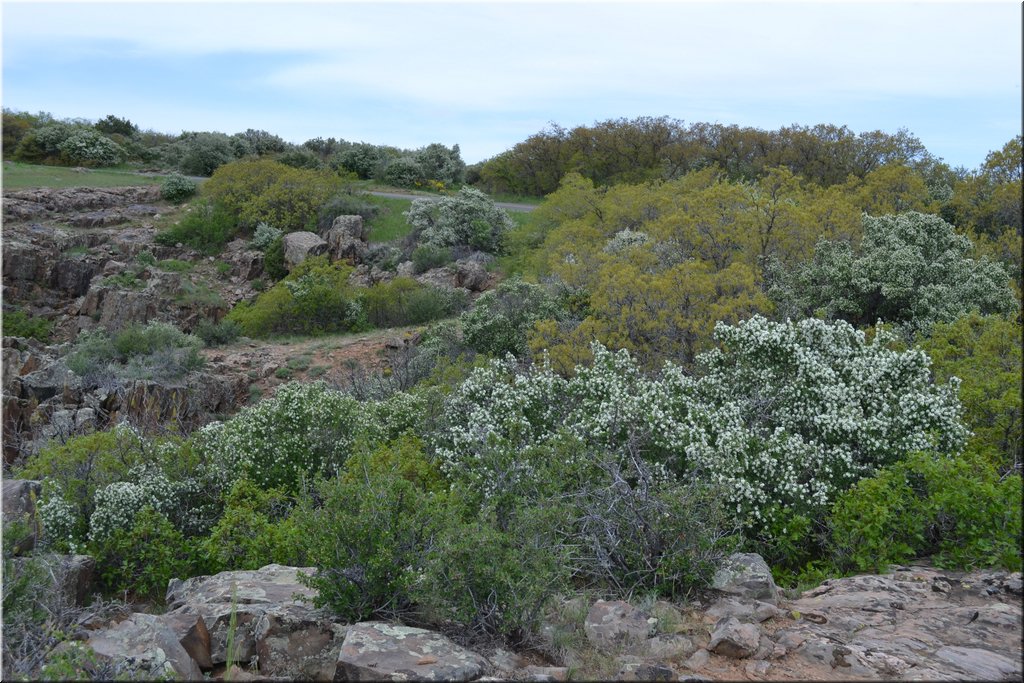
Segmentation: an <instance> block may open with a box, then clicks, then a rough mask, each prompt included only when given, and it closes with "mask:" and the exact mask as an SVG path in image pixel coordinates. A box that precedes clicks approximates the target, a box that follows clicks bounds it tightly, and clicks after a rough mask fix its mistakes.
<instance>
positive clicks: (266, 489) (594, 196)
mask: <svg viewBox="0 0 1024 683" xmlns="http://www.w3.org/2000/svg"><path fill="white" fill-rule="evenodd" d="M7 116H8V112H5V124H6V117H7ZM12 116H13V115H12ZM20 120H21V119H18V121H20ZM108 123H111V124H116V123H117V122H116V121H113V122H108ZM19 125H20V124H19ZM47 125H49V124H47ZM97 125H98V124H97ZM104 125H106V124H104ZM35 128H36V126H35V124H33V125H29V126H27V127H25V129H24V131H22V133H20V134H21V135H22V138H21V139H20V141H18V142H17V146H20V145H22V144H26V149H29V147H31V149H42V148H41V147H40V146H41V145H43V144H44V143H45V142H46V140H47V139H48V138H47V137H46V135H44V136H43V141H42V142H40V141H39V139H38V135H36V137H35V138H34V139H35V142H31V144H30V145H29V143H23V140H24V139H28V136H29V135H31V134H33V133H32V131H34V130H35ZM18 130H20V129H15V130H12V131H11V135H12V136H16V135H18V134H19V133H18ZM101 132H102V131H101ZM248 133H249V134H248V135H242V136H230V137H229V136H223V138H217V137H216V136H214V138H209V139H208V138H204V137H202V136H199V135H197V136H194V137H191V138H188V139H182V140H178V141H175V142H174V143H173V144H174V145H177V146H178V147H176V149H178V148H179V147H180V151H181V154H182V157H181V158H182V159H184V158H186V156H187V154H188V153H190V152H189V150H190V149H192V148H193V147H195V148H197V149H198V148H199V147H203V146H207V147H210V148H211V149H213V148H216V149H221V150H222V151H224V153H225V154H226V155H230V156H231V157H232V158H238V157H239V156H246V155H254V156H263V157H268V156H273V155H280V156H278V157H277V158H276V159H270V158H259V159H247V160H243V161H230V160H229V161H228V162H227V163H224V164H223V165H220V166H219V167H218V168H217V170H215V171H213V177H212V178H211V179H210V180H209V181H208V182H207V183H206V185H205V186H204V187H203V188H202V190H201V191H200V196H199V198H198V199H196V200H193V201H192V202H191V204H190V208H189V209H188V210H187V213H185V214H184V217H183V218H182V219H181V222H180V223H179V224H178V226H175V227H173V228H172V229H171V231H169V232H168V233H165V235H166V236H164V237H161V240H163V241H164V242H166V243H175V242H178V241H180V242H185V243H187V244H189V245H191V246H194V247H196V248H200V249H208V250H215V249H217V248H219V246H220V245H223V244H224V243H225V242H226V241H227V240H228V239H231V238H233V237H235V236H240V235H241V236H245V237H246V238H248V239H249V240H250V245H251V246H252V247H253V248H256V249H260V250H263V251H264V254H265V267H266V269H267V272H268V273H269V275H270V276H271V277H272V278H273V279H274V280H277V282H276V283H275V284H273V285H272V286H270V287H269V288H268V289H266V291H264V292H262V293H261V294H260V295H259V296H258V297H256V298H254V299H253V300H252V301H249V302H245V303H242V304H239V305H238V306H236V307H235V308H234V310H232V311H231V313H230V314H229V315H228V317H227V320H226V322H224V323H221V325H224V326H225V328H226V329H221V328H219V327H217V328H214V327H213V325H212V324H211V325H209V326H208V329H202V330H199V329H197V334H199V336H201V337H202V338H203V339H204V340H206V342H207V343H209V344H213V343H218V340H221V339H230V338H232V336H233V335H235V334H238V333H242V334H245V335H248V336H253V337H268V336H272V335H277V334H303V335H315V334H322V333H325V332H336V331H355V330H362V329H367V328H368V327H370V326H377V327H385V326H397V325H408V324H426V323H431V324H430V326H429V327H428V328H427V329H426V330H425V331H424V332H423V335H422V339H421V341H420V343H419V344H418V345H417V346H415V347H411V348H407V349H403V350H402V351H401V352H400V353H395V354H393V355H392V356H391V357H390V365H389V367H388V368H387V370H386V371H385V372H381V373H379V374H376V375H370V376H363V377H361V378H354V379H356V380H358V381H354V382H353V383H352V384H350V385H349V386H346V387H343V388H342V387H336V386H328V385H327V384H326V383H324V382H312V383H308V384H300V383H291V384H284V385H282V386H281V387H280V388H279V389H278V391H277V393H276V395H274V396H273V397H271V398H267V399H264V400H262V401H259V402H257V403H255V405H252V406H250V407H248V408H245V409H243V410H241V411H240V412H239V413H237V414H236V415H234V416H231V417H227V418H225V419H224V420H222V421H219V422H215V423H212V424H210V425H207V426H205V427H203V428H202V429H200V430H198V431H197V432H195V433H193V434H192V435H191V436H189V437H188V438H181V439H168V438H163V437H157V436H152V435H144V434H142V433H139V432H135V431H132V430H131V429H129V428H128V427H126V426H121V427H118V428H116V429H114V430H111V431H108V432H102V433H98V434H92V435H87V436H81V437H74V438H71V439H69V440H67V441H66V442H65V443H61V444H56V443H54V444H51V445H49V446H48V447H47V448H45V449H43V451H41V452H40V453H39V454H37V455H36V456H34V457H33V458H31V459H30V460H29V461H27V462H25V463H23V464H22V465H21V466H20V468H19V469H17V470H16V471H15V474H16V475H18V476H25V477H32V478H39V479H43V480H44V481H45V483H44V500H43V501H42V503H41V506H40V510H41V516H42V519H43V521H44V523H45V524H46V528H47V534H46V538H47V539H48V541H47V542H48V543H50V544H51V545H52V546H53V547H54V548H57V549H62V550H67V549H76V550H85V551H88V552H90V553H92V554H95V555H96V556H97V557H99V558H102V561H103V562H104V568H105V570H104V573H103V581H104V587H105V589H106V590H108V591H128V592H130V593H135V594H137V595H140V596H144V595H148V596H150V597H154V598H158V594H159V592H160V591H159V590H158V588H159V587H160V586H161V582H163V585H166V581H167V579H169V578H171V577H172V576H185V575H192V574H197V573H203V572H210V571H220V570H224V569H241V568H255V567H259V566H262V565H264V564H267V563H270V562H280V563H286V564H293V565H299V566H315V567H316V568H317V572H316V573H315V574H314V575H313V576H311V577H309V578H308V579H307V580H308V581H309V583H310V585H312V586H314V587H316V588H317V589H318V590H319V594H320V598H319V600H320V602H321V603H322V604H324V605H326V606H328V607H330V608H331V609H333V610H334V611H336V612H337V613H338V614H339V615H341V616H342V617H344V618H346V619H365V618H371V617H379V616H414V617H415V618H416V619H418V620H419V621H421V622H425V623H433V624H442V623H443V624H444V625H445V627H446V628H447V629H449V630H461V632H462V633H463V634H464V635H467V636H486V637H501V638H504V639H506V640H508V641H510V642H513V643H527V642H530V640H531V638H532V637H534V636H535V635H536V627H537V621H538V618H539V616H540V615H541V614H542V611H543V609H544V608H545V605H546V603H547V602H548V600H549V599H550V598H552V597H554V596H556V595H564V594H566V593H567V592H571V591H576V590H582V589H587V590H589V591H593V592H594V593H597V594H601V595H605V596H629V595H633V596H635V595H638V594H647V595H659V596H667V597H674V598H682V597H684V596H685V595H687V594H688V593H689V592H691V591H693V590H695V589H699V588H701V587H703V586H705V585H706V584H707V582H708V580H709V577H710V576H711V574H712V573H713V571H714V567H715V564H716V562H717V561H718V560H720V559H721V558H722V557H723V556H724V555H725V554H727V553H729V552H731V551H733V550H736V549H743V550H746V551H750V552H758V553H760V554H762V555H763V556H764V557H765V558H766V559H767V560H768V562H769V564H770V565H771V566H772V568H773V570H774V571H775V572H776V575H777V577H778V579H779V580H780V581H782V582H784V583H785V584H788V585H795V584H798V583H800V582H804V581H810V580H819V579H821V578H824V577H826V576H835V575H839V574H842V573H845V572H853V571H881V570H884V569H885V568H886V565H888V564H889V563H895V562H906V561H909V560H910V559H913V558H914V557H917V556H921V555H932V556H933V557H934V559H935V561H936V562H937V563H939V564H940V565H941V566H944V567H950V568H957V569H963V568H971V567H978V566H991V565H998V566H1002V567H1006V568H1010V569H1014V570H1019V569H1020V568H1021V555H1020V544H1021V541H1022V530H1021V506H1020V501H1021V494H1022V487H1021V462H1022V439H1021V435H1020V433H1021V424H1022V423H1021V419H1022V418H1021V395H1020V391H1019V388H1020V376H1021V319H1020V295H1021V290H1020V282H1021V280H1020V278H1021V275H1020V256H1019V253H1020V240H1021V224H1020V195H1021V174H1020V149H1021V147H1020V145H1021V143H1020V139H1019V138H1017V139H1016V140H1014V141H1011V142H1010V143H1008V144H1007V146H1006V147H1005V148H1004V149H1003V150H1000V151H998V152H993V153H992V154H991V155H989V157H988V158H987V159H986V161H985V163H984V164H983V165H982V166H981V167H980V168H979V169H978V170H977V171H973V172H969V171H966V170H964V169H950V168H948V167H947V166H945V165H944V164H943V163H942V162H941V161H940V160H937V159H934V158H933V157H931V156H930V155H929V154H928V153H927V150H925V149H924V147H923V146H922V145H921V144H920V142H919V141H917V140H916V139H915V138H914V137H913V136H912V135H910V134H909V133H906V132H903V131H901V132H899V133H897V134H895V135H887V134H883V133H879V132H874V133H862V134H859V135H855V134H853V133H852V132H850V131H849V130H847V129H845V128H837V127H834V126H817V127H814V128H801V127H792V128H784V129H780V130H779V131H772V132H765V131H756V130H753V129H740V128H736V127H723V126H710V125H705V124H695V125H692V126H690V127H683V126H682V124H680V123H678V122H674V121H671V120H668V119H638V120H634V121H625V120H622V121H612V122H605V123H601V124H595V126H593V127H581V128H578V129H575V130H573V131H566V130H563V129H559V128H554V129H551V130H548V131H543V132H541V133H540V134H538V135H537V136H534V137H532V138H530V139H529V140H527V141H525V142H524V143H521V144H520V145H517V146H516V148H514V149H513V150H510V151H509V152H507V153H505V154H503V155H500V156H499V157H497V158H495V159H492V160H490V161H488V162H486V163H485V164H483V165H482V166H480V167H478V168H472V169H468V170H467V169H464V168H463V167H462V166H460V163H461V161H460V160H458V159H457V156H458V149H457V148H453V149H452V150H448V149H447V148H444V147H442V146H430V147H429V148H426V149H425V150H420V152H417V153H414V154H403V153H402V152H401V151H399V150H393V149H390V148H380V147H376V146H373V145H366V144H360V145H353V144H349V143H343V142H339V141H336V140H333V139H330V140H322V139H318V140H315V141H309V142H307V143H305V144H304V145H303V146H302V148H301V149H289V148H288V147H287V145H283V146H282V143H280V141H279V139H276V140H275V138H274V136H269V135H262V134H258V133H259V132H256V131H249V132H248ZM7 134H8V131H7V129H6V125H5V143H6V136H7ZM117 134H120V135H125V133H123V132H119V133H117ZM215 143H216V144H215ZM5 148H6V144H5ZM57 149H58V152H59V147H58V148H57ZM427 150H429V152H428V151H427ZM200 156H201V155H200ZM213 156H215V155H211V157H210V158H213ZM197 158H198V157H197ZM204 158H205V157H204ZM190 163H191V162H190ZM329 169H335V170H336V169H342V170H343V171H344V172H345V173H352V174H355V175H357V176H359V177H361V178H368V177H377V174H378V173H380V174H381V176H382V177H383V176H384V175H386V174H387V173H388V172H390V174H391V175H392V176H393V177H396V178H397V177H399V176H401V177H402V178H406V179H414V178H415V180H412V182H422V180H423V179H425V178H427V179H435V180H440V181H441V182H444V183H445V184H449V183H450V184H452V185H454V184H457V183H458V182H459V181H460V180H461V179H462V177H461V175H460V174H461V173H466V177H465V179H468V180H474V179H475V180H478V181H479V184H480V185H481V186H483V187H487V188H490V189H495V190H501V191H506V192H514V193H528V194H547V195H548V196H547V198H546V199H545V201H544V202H543V203H542V204H541V205H540V206H539V207H538V208H537V209H536V211H534V212H533V213H532V214H531V215H530V217H529V219H527V220H525V221H522V222H519V223H516V222H513V221H511V220H510V219H509V217H508V216H507V215H505V214H504V213H503V212H500V211H499V210H497V209H496V207H494V205H493V203H492V202H490V200H489V199H488V198H487V196H486V195H484V194H483V193H482V192H481V191H479V190H478V189H472V188H463V189H461V190H459V191H458V192H457V193H454V194H451V195H447V196H445V197H444V198H442V199H440V200H438V201H435V202H426V201H422V202H421V201H416V202H414V203H413V204H412V205H411V206H410V207H409V210H408V211H407V214H406V219H407V224H406V226H407V229H408V232H409V234H408V236H407V237H406V238H405V240H404V241H402V242H401V243H400V242H399V241H397V240H396V241H394V242H392V243H390V244H387V245H381V244H376V245H371V246H370V248H369V250H368V255H367V257H366V262H367V263H372V264H373V265H377V266H378V267H379V269H380V270H383V271H387V272H388V273H389V278H388V281H387V282H376V283H374V284H371V285H370V286H368V287H357V286H355V285H352V284H351V281H350V275H351V273H352V266H351V265H348V264H345V263H343V262H336V263H331V262H330V261H329V260H328V259H327V258H326V257H313V258H309V259H307V260H306V261H304V262H303V263H302V264H300V265H298V266H297V267H295V268H293V269H292V270H291V272H288V271H287V270H286V269H285V266H284V261H283V253H282V239H283V235H284V234H285V233H287V232H289V231H292V230H297V229H306V228H309V229H312V230H314V231H316V230H320V231H322V230H324V229H325V228H326V227H329V226H330V224H331V222H332V221H333V219H334V218H335V217H336V216H338V215H351V214H359V215H362V216H363V217H364V218H371V217H372V216H373V215H374V211H375V209H374V206H373V205H372V204H371V203H368V202H364V200H363V199H361V198H360V197H359V196H358V195H354V194H352V193H350V192H348V191H347V189H348V188H347V187H346V181H345V180H344V179H343V178H342V177H341V176H340V175H338V174H337V173H336V172H335V171H331V170H329ZM388 169H390V171H388ZM416 169H419V170H418V171H417V170H416ZM424 169H427V170H426V171H425V170H424ZM417 173H419V174H420V175H417ZM403 182H404V181H403ZM175 231H177V232H175ZM396 237H397V235H396ZM474 252H479V253H474ZM471 254H472V255H473V258H475V259H477V261H475V263H477V264H479V263H493V262H494V261H493V257H495V256H500V257H501V259H500V260H499V261H497V263H499V264H501V265H502V266H504V268H505V269H506V272H505V273H504V275H505V276H506V277H505V279H504V281H503V282H501V283H500V284H499V285H498V286H497V287H496V288H494V289H492V290H490V291H488V292H486V293H484V294H482V295H480V296H479V297H478V298H477V299H476V301H475V302H474V303H473V304H472V306H471V307H469V308H468V309H467V305H468V301H467V299H466V298H465V296H464V295H458V294H453V293H452V292H451V291H450V290H444V289H439V288H434V287H431V286H428V285H424V284H421V283H419V282H417V281H416V280H414V279H412V278H409V277H391V275H390V274H391V273H392V272H393V271H395V270H396V269H397V264H398V262H399V261H404V260H410V261H412V270H413V271H414V272H416V273H420V272H423V271H425V270H428V269H430V268H432V267H436V266H438V265H443V264H446V263H449V262H451V261H453V260H456V259H462V263H463V264H465V263H466V262H467V258H468V257H469V256H470V255H471ZM470 261H471V259H470ZM443 318H447V319H448V320H441V319H443ZM10 324H12V325H14V326H16V327H17V328H18V329H21V328H22V327H24V326H25V325H27V322H26V321H25V320H23V319H19V318H15V319H14V320H13V321H11V323H10ZM7 325H8V320H7V316H5V334H6V333H7V332H6V330H7ZM199 343H200V342H199V340H198V339H196V338H194V337H189V336H186V335H182V334H181V333H180V332H177V331H174V332H171V331H170V330H168V329H166V328H164V327H159V326H150V327H149V328H127V329H126V330H125V331H123V332H122V333H120V334H119V335H110V334H106V333H95V334H94V335H87V336H84V337H83V338H82V339H81V340H80V341H79V342H78V343H77V344H76V346H75V348H74V350H73V353H72V354H71V356H69V359H68V364H69V366H72V367H73V369H74V368H76V367H77V368H80V369H81V370H82V371H83V372H88V371H92V372H105V373H112V374H115V375H118V376H124V375H125V373H128V374H130V375H131V376H148V375H147V373H149V374H150V375H153V374H155V373H157V372H166V371H167V370H166V369H167V368H169V367H172V366H173V368H174V369H175V372H179V371H185V370H187V369H188V368H189V367H191V366H190V365H189V364H190V363H191V362H192V361H190V360H189V359H191V358H194V357H195V353H196V349H197V348H198V345H199ZM78 371H79V370H77V369H76V372H78ZM86 464H87V466H86ZM167 547H172V548H176V549H178V551H179V552H177V553H175V554H173V555H168V554H167V553H165V552H164V551H163V549H165V548H167ZM5 610H6V604H5Z"/></svg>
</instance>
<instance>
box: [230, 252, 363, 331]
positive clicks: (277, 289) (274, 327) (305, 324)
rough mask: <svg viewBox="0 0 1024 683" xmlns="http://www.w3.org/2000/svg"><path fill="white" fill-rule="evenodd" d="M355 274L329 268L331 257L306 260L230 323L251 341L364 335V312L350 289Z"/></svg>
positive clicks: (234, 315)
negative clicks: (270, 337) (286, 336)
mask: <svg viewBox="0 0 1024 683" xmlns="http://www.w3.org/2000/svg"><path fill="white" fill-rule="evenodd" d="M351 270H352V269H351V268H350V267H348V266H345V265H342V264H333V265H332V264H330V263H329V262H328V260H327V257H326V256H318V257H314V258H310V259H307V260H305V261H304V262H302V263H301V264H299V265H298V266H297V267H296V268H295V269H294V270H293V271H292V272H291V273H290V274H289V275H288V276H287V277H286V278H285V279H284V280H282V281H281V282H279V283H277V284H276V285H274V286H273V287H271V288H270V289H269V290H267V291H266V292H263V293H262V294H260V295H259V296H258V297H257V298H256V301H254V302H252V303H251V304H250V303H246V302H243V303H240V304H239V305H237V306H236V307H235V308H234V309H233V310H232V311H231V312H230V313H229V314H228V317H227V319H228V320H232V321H234V322H236V323H238V325H239V327H240V328H241V330H242V333H243V334H245V335H247V336H250V337H266V336H268V335H272V334H324V333H327V332H344V331H348V330H357V329H363V328H364V327H365V319H364V316H363V313H362V307H361V305H360V304H359V302H358V300H357V299H356V297H355V293H354V292H353V290H352V288H351V287H349V285H348V276H349V274H350V273H351Z"/></svg>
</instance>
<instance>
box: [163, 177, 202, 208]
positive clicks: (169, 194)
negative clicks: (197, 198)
mask: <svg viewBox="0 0 1024 683" xmlns="http://www.w3.org/2000/svg"><path fill="white" fill-rule="evenodd" d="M195 193H196V183H195V181H194V180H191V179H189V178H186V177H185V176H183V175H179V174H177V173H174V174H171V175H169V176H167V179H166V180H164V182H163V184H162V185H161V186H160V196H161V197H163V198H164V199H166V200H167V201H169V202H182V201H185V200H186V199H188V198H189V197H191V196H192V195H194V194H195Z"/></svg>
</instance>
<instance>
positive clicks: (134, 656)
mask: <svg viewBox="0 0 1024 683" xmlns="http://www.w3.org/2000/svg"><path fill="white" fill-rule="evenodd" d="M86 644H87V645H88V646H89V647H91V648H92V649H93V651H94V652H95V653H96V655H97V656H99V657H100V658H101V659H105V660H110V661H111V662H112V663H113V664H114V665H115V666H116V667H117V668H118V669H119V670H121V671H124V672H126V673H130V674H132V675H134V676H140V675H141V676H143V677H145V678H148V679H149V680H155V679H158V678H172V679H184V680H187V681H195V680H200V679H202V677H203V674H202V671H200V670H199V666H198V665H197V664H196V662H195V661H194V660H193V659H192V658H191V657H190V656H189V654H188V652H186V651H185V648H184V647H182V645H181V643H180V642H179V638H178V636H177V635H176V634H175V632H174V630H173V629H172V628H171V627H170V626H169V625H168V624H167V623H166V622H165V620H164V619H163V618H162V617H160V616H156V615H152V614H140V613H136V614H133V615H131V616H130V617H129V618H128V619H126V620H124V621H122V622H121V623H119V624H116V625H114V626H111V627H110V628H107V629H103V630H101V631H97V632H95V633H94V634H93V635H92V636H91V637H90V638H89V640H88V641H87V642H86Z"/></svg>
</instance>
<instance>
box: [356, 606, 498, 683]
mask: <svg viewBox="0 0 1024 683" xmlns="http://www.w3.org/2000/svg"><path fill="white" fill-rule="evenodd" d="M486 665H487V661H486V660H485V659H484V658H483V657H481V656H480V655H478V654H476V653H474V652H470V651H469V650H466V649H465V648H462V647H459V646H458V645H456V644H455V643H453V642H452V641H450V640H449V639H448V638H445V637H444V636H442V635H441V634H439V633H434V632H432V631H427V630H425V629H421V628H413V627H411V626H401V625H395V624H386V623H383V622H374V621H370V622H361V623H358V624H354V625H353V626H351V627H349V629H348V633H347V634H346V636H345V641H344V642H343V643H342V646H341V652H340V654H339V655H338V673H337V675H338V676H339V677H341V678H339V679H336V680H348V681H383V680H410V679H414V680H425V681H442V680H444V681H470V680H473V679H475V678H477V677H479V676H480V675H481V674H483V672H484V667H485V666H486Z"/></svg>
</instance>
